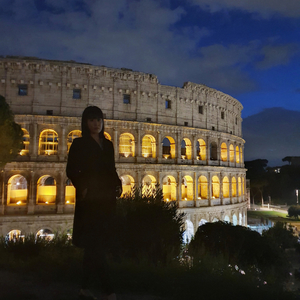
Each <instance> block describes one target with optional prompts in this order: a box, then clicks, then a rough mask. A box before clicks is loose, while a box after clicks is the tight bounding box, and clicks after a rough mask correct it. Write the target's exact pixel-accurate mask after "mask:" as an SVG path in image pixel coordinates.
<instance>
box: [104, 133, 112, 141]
mask: <svg viewBox="0 0 300 300" xmlns="http://www.w3.org/2000/svg"><path fill="white" fill-rule="evenodd" d="M104 137H105V138H106V139H108V140H109V141H111V136H110V134H109V133H107V132H104Z"/></svg>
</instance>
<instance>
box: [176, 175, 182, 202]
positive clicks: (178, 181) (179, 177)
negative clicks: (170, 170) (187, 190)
mask: <svg viewBox="0 0 300 300" xmlns="http://www.w3.org/2000/svg"><path fill="white" fill-rule="evenodd" d="M177 174H178V176H177V202H178V204H179V207H182V195H181V181H182V176H181V171H179V172H177Z"/></svg>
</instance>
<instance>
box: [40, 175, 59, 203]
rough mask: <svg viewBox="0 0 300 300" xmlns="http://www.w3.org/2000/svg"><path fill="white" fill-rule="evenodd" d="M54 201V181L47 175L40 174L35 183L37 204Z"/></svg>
mask: <svg viewBox="0 0 300 300" xmlns="http://www.w3.org/2000/svg"><path fill="white" fill-rule="evenodd" d="M55 201H56V181H55V179H54V178H53V177H51V176H49V175H45V176H42V177H41V178H40V179H39V180H38V183H37V197H36V202H37V204H54V203H55Z"/></svg>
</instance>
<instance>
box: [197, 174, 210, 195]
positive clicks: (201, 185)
mask: <svg viewBox="0 0 300 300" xmlns="http://www.w3.org/2000/svg"><path fill="white" fill-rule="evenodd" d="M207 192H208V182H207V178H206V177H205V176H204V175H201V176H199V178H198V199H207V196H208V195H207Z"/></svg>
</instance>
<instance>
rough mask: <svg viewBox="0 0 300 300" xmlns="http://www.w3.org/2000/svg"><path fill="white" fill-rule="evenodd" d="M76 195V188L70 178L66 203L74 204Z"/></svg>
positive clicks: (66, 192)
mask: <svg viewBox="0 0 300 300" xmlns="http://www.w3.org/2000/svg"><path fill="white" fill-rule="evenodd" d="M75 197H76V190H75V187H74V185H73V184H72V181H71V180H70V179H69V178H68V179H67V181H66V186H65V204H74V203H75Z"/></svg>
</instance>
